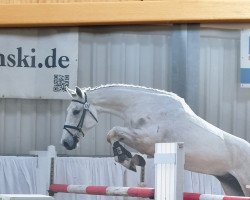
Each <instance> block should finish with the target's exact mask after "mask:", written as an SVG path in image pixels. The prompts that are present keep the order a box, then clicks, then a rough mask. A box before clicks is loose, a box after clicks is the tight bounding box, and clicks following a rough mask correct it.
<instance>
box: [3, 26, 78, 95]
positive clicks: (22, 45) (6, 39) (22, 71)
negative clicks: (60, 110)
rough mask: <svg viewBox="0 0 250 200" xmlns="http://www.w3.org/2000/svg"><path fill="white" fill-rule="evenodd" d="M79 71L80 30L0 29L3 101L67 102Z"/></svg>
mask: <svg viewBox="0 0 250 200" xmlns="http://www.w3.org/2000/svg"><path fill="white" fill-rule="evenodd" d="M77 68H78V29H77V28H56V29H55V28H50V29H48V28H46V29H42V28H37V29H34V28H32V29H31V28H30V29H1V30H0V97H1V98H27V99H68V98H69V95H67V94H66V93H67V92H65V88H66V86H68V87H70V88H74V87H75V86H76V85H77Z"/></svg>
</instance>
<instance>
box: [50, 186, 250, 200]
mask: <svg viewBox="0 0 250 200" xmlns="http://www.w3.org/2000/svg"><path fill="white" fill-rule="evenodd" d="M50 190H52V191H53V192H55V193H56V192H63V193H74V194H89V195H105V196H124V197H125V196H127V197H141V198H149V199H154V193H155V189H154V188H143V187H110V186H84V185H66V184H52V185H51V186H50ZM183 200H250V197H236V196H223V195H212V194H198V193H188V192H184V193H183Z"/></svg>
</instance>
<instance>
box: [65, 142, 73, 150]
mask: <svg viewBox="0 0 250 200" xmlns="http://www.w3.org/2000/svg"><path fill="white" fill-rule="evenodd" d="M63 146H64V147H65V148H66V149H68V150H71V149H72V147H71V146H70V145H69V143H68V142H67V141H63Z"/></svg>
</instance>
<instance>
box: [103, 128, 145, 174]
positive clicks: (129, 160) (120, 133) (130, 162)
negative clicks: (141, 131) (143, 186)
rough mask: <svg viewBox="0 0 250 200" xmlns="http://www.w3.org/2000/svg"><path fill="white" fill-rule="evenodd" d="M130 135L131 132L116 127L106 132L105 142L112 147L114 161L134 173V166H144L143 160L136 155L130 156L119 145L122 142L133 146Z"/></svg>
mask: <svg viewBox="0 0 250 200" xmlns="http://www.w3.org/2000/svg"><path fill="white" fill-rule="evenodd" d="M131 134H133V130H131V129H128V128H126V127H120V126H116V127H114V128H112V129H111V130H110V131H109V132H108V134H107V140H108V142H109V143H110V144H111V145H112V148H113V152H114V156H115V161H116V162H119V163H120V164H122V165H123V166H124V167H126V168H127V169H130V170H132V171H136V165H137V166H145V164H146V162H145V160H144V158H143V157H142V156H140V155H138V154H135V155H134V156H132V154H131V153H130V152H129V151H128V150H127V149H126V148H124V147H123V146H122V145H121V144H120V142H122V141H123V140H126V141H127V143H130V144H133V140H132V137H131Z"/></svg>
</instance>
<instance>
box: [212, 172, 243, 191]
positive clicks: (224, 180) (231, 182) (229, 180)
mask: <svg viewBox="0 0 250 200" xmlns="http://www.w3.org/2000/svg"><path fill="white" fill-rule="evenodd" d="M216 178H217V179H218V180H219V181H220V183H221V185H222V188H223V190H224V192H225V194H226V195H230V196H244V193H243V191H242V188H241V186H240V184H239V182H238V180H237V179H236V178H235V177H234V176H233V175H232V174H230V173H227V174H225V175H223V176H216Z"/></svg>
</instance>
